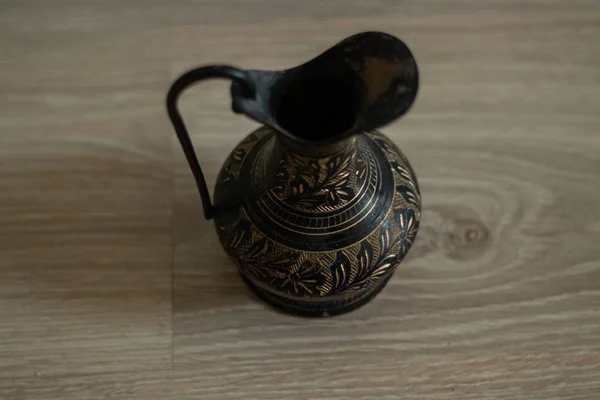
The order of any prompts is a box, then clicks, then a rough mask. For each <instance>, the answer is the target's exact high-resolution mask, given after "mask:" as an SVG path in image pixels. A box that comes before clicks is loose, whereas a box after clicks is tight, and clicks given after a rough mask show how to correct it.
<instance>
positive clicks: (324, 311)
mask: <svg viewBox="0 0 600 400" xmlns="http://www.w3.org/2000/svg"><path fill="white" fill-rule="evenodd" d="M240 275H241V277H242V280H243V281H244V283H245V284H246V286H248V288H250V290H251V291H252V292H253V293H254V294H255V295H256V296H257V297H258V298H260V299H261V300H263V301H264V302H265V303H267V304H268V305H270V306H271V307H274V308H276V309H278V310H280V311H283V312H285V313H287V314H292V315H296V316H299V317H313V318H314V317H317V318H318V317H333V316H336V315H341V314H345V313H348V312H350V311H354V310H356V309H358V308H360V307H362V306H364V305H365V304H367V303H368V302H369V301H371V300H373V299H374V298H375V296H377V295H378V294H379V292H381V291H382V290H383V288H384V287H385V286H386V285H387V283H388V282H389V280H390V279H391V278H392V276H393V274H390V275H389V276H388V277H387V278H385V279H383V280H382V281H381V282H379V284H377V285H376V286H373V287H372V288H371V289H370V290H369V291H367V292H363V293H360V295H358V296H356V297H353V298H345V299H343V300H334V301H313V302H311V301H297V300H290V299H288V298H286V297H282V296H277V295H275V294H273V293H271V292H268V291H266V290H264V289H261V288H259V287H258V286H256V285H255V284H254V283H253V282H252V281H250V280H249V279H248V278H246V277H245V276H244V275H242V274H240Z"/></svg>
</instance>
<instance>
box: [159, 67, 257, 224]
mask: <svg viewBox="0 0 600 400" xmlns="http://www.w3.org/2000/svg"><path fill="white" fill-rule="evenodd" d="M209 78H229V79H232V80H233V81H237V82H239V83H240V84H241V87H242V89H243V92H244V95H245V96H253V95H254V85H253V83H252V81H251V80H250V79H249V77H248V74H247V72H246V71H244V70H241V69H238V68H235V67H231V66H228V65H211V66H206V67H200V68H195V69H192V70H190V71H188V72H186V73H184V74H183V75H181V76H180V77H179V78H177V80H176V81H175V82H173V84H172V85H171V88H170V89H169V92H168V93H167V112H168V114H169V118H170V119H171V123H172V124H173V127H174V128H175V133H176V134H177V137H178V138H179V143H181V147H182V149H183V152H184V153H185V157H186V158H187V162H188V164H189V166H190V169H191V170H192V173H193V174H194V178H195V179H196V186H197V187H198V192H199V193H200V197H201V199H202V206H203V208H204V218H206V219H211V218H212V217H213V216H214V212H215V208H214V207H213V205H212V202H211V200H210V194H209V193H208V188H207V186H206V181H205V180H204V174H203V173H202V168H200V163H199V162H198V158H197V157H196V152H195V150H194V146H193V144H192V141H191V139H190V135H189V134H188V131H187V129H186V127H185V124H184V123H183V119H182V118H181V114H180V113H179V110H178V109H177V100H178V98H179V96H180V95H181V93H182V92H183V91H184V90H185V89H187V88H188V87H189V86H190V85H192V84H194V83H197V82H199V81H201V80H204V79H209Z"/></svg>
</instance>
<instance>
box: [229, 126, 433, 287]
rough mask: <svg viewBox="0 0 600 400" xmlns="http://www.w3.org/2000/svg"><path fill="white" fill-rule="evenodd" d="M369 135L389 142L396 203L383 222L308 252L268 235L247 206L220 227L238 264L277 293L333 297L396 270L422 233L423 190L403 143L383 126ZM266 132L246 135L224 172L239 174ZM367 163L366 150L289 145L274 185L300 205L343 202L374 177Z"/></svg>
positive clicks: (284, 197) (383, 145) (285, 197)
mask: <svg viewBox="0 0 600 400" xmlns="http://www.w3.org/2000/svg"><path fill="white" fill-rule="evenodd" d="M366 135H367V137H369V138H370V140H374V141H376V143H377V144H378V145H379V146H380V148H381V149H383V151H384V153H385V154H386V157H387V158H388V161H389V165H390V166H391V169H392V172H393V179H394V185H395V191H394V199H393V202H392V208H391V209H390V212H389V214H388V215H387V216H386V217H385V218H384V220H383V222H382V223H381V225H380V226H379V227H378V228H377V229H375V230H374V231H373V232H371V233H370V234H368V235H367V236H365V237H364V239H362V240H360V241H358V242H357V243H355V244H352V245H350V246H347V247H344V248H342V249H336V250H333V249H332V250H331V251H325V252H305V251H300V250H295V249H290V248H288V247H285V246H283V245H281V244H280V243H278V241H277V237H267V236H265V235H264V234H263V233H262V232H260V231H259V230H258V229H257V228H256V226H254V224H253V223H252V222H251V220H250V219H249V217H248V215H247V214H246V212H245V211H244V210H243V208H242V209H241V210H240V212H239V214H236V215H235V216H234V217H231V219H229V220H228V221H229V223H228V224H223V225H227V226H223V227H222V229H220V230H219V235H220V239H221V242H222V243H223V246H224V247H225V249H226V250H227V252H228V253H229V254H230V256H231V257H232V258H233V259H234V261H235V262H236V264H237V265H238V267H239V268H240V269H242V270H243V271H244V272H245V273H246V274H247V275H248V276H251V277H254V278H253V279H257V280H260V281H262V282H263V283H265V284H268V285H269V286H271V287H272V288H273V290H275V291H277V292H278V293H281V294H287V295H290V296H294V297H327V298H345V296H346V297H347V296H351V295H355V294H356V293H359V292H360V291H362V290H366V289H368V288H370V287H372V286H373V285H375V284H377V283H378V282H380V281H381V280H383V279H385V278H386V277H388V276H389V275H390V274H391V273H392V272H393V270H394V268H395V267H396V265H397V264H398V263H399V262H400V261H401V260H402V259H403V258H404V256H405V255H406V253H407V252H408V251H409V250H410V248H411V246H412V244H413V242H414V240H415V237H416V235H417V231H418V227H419V219H420V204H421V198H420V193H419V190H418V186H417V183H416V179H415V177H414V173H413V172H412V170H411V169H410V166H409V164H408V161H407V160H406V159H405V157H404V156H403V155H402V153H401V152H400V151H399V150H398V149H397V147H395V145H394V144H393V143H391V142H390V141H389V140H388V139H387V138H385V137H384V136H383V135H381V134H379V133H377V132H369V133H367V134H366ZM263 136H264V135H263ZM263 136H261V135H256V136H254V137H253V138H252V140H247V141H245V142H242V143H243V145H240V146H241V147H242V149H241V150H240V151H237V150H236V151H234V152H233V153H232V155H231V156H230V158H229V161H228V162H227V163H226V165H225V166H224V167H223V169H222V176H223V177H224V178H225V177H228V178H229V177H231V178H229V179H239V171H240V168H241V165H242V163H243V161H244V158H245V157H246V156H247V155H248V154H249V153H250V151H251V148H252V146H255V145H256V143H257V142H258V140H260V139H261V138H262V137H263ZM368 168H369V167H368V165H367V162H366V160H365V159H363V157H362V154H361V153H360V152H358V153H352V154H343V153H340V154H337V155H334V156H330V157H326V158H322V159H311V158H305V157H301V156H299V155H297V154H293V153H287V157H286V158H285V159H284V160H282V161H281V162H280V164H279V166H278V169H277V171H276V175H275V178H274V180H273V181H272V182H270V185H269V188H268V190H270V191H271V193H272V194H274V195H275V196H277V197H278V198H279V199H281V200H282V201H285V202H286V203H288V204H289V205H291V206H293V207H294V208H297V209H314V208H315V207H320V209H321V208H322V207H323V206H324V205H326V206H328V207H335V206H336V205H338V206H342V208H341V209H342V210H343V205H344V203H345V202H348V201H349V200H351V199H352V198H353V196H354V195H355V193H354V192H355V190H356V188H358V187H361V185H363V184H364V182H365V180H366V179H368V177H369V174H370V173H371V172H368ZM333 209H334V208H332V210H333ZM319 240H322V239H319Z"/></svg>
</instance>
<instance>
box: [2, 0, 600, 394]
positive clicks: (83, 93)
mask: <svg viewBox="0 0 600 400" xmlns="http://www.w3.org/2000/svg"><path fill="white" fill-rule="evenodd" d="M374 29H375V30H382V31H387V32H390V33H392V34H395V35H397V36H399V37H401V38H402V39H403V40H405V41H406V42H407V44H408V45H409V46H410V48H411V50H412V51H413V52H414V54H415V56H416V58H417V61H418V63H419V66H420V71H421V91H420V93H419V97H418V99H417V102H416V104H415V106H414V108H413V109H412V110H411V111H410V112H409V114H407V115H406V117H405V118H403V119H402V120H400V121H398V122H396V123H394V124H392V125H390V126H388V127H386V128H385V129H383V131H384V133H386V134H387V135H388V136H389V137H391V138H392V139H393V140H394V141H395V142H396V143H397V144H398V145H399V146H400V147H401V148H402V150H403V151H404V152H405V153H406V154H407V155H408V157H409V159H410V161H411V163H412V164H413V166H414V167H415V170H416V172H417V176H418V178H419V182H420V184H421V187H422V193H423V225H422V228H421V231H420V232H419V236H418V238H417V241H416V243H415V247H414V248H413V250H412V251H411V253H410V255H409V257H408V259H407V260H406V261H405V262H404V263H403V264H402V266H401V267H400V269H399V270H398V272H397V273H396V275H395V277H394V278H393V280H392V281H391V283H390V284H389V285H388V287H387V288H386V289H385V290H384V291H383V292H382V293H381V294H380V295H379V296H378V297H377V298H376V300H374V301H373V302H371V303H370V304H368V305H366V306H365V307H363V308H361V309H360V310H357V311H355V312H353V313H350V314H347V315H343V316H341V317H337V318H334V319H326V320H308V319H298V318H294V317H291V316H285V315H281V314H279V313H276V312H274V311H272V310H270V309H268V308H267V307H265V306H264V305H263V304H262V303H261V302H259V301H258V300H257V299H256V298H254V297H253V296H252V295H251V294H250V293H249V292H248V291H247V290H246V289H245V288H244V286H243V285H242V283H241V281H240V280H239V278H238V276H237V274H236V272H235V270H234V268H233V265H232V263H231V262H230V261H229V260H228V259H227V256H226V255H225V253H224V252H223V251H222V250H221V248H220V246H219V244H218V240H217V236H216V234H215V233H214V231H213V229H214V228H213V225H212V223H211V222H207V221H204V220H203V218H202V213H201V209H200V207H201V206H200V201H199V198H198V196H197V193H196V190H195V188H194V184H193V179H192V176H191V174H190V172H189V169H188V167H187V164H186V163H185V160H184V157H183V154H182V152H181V150H180V148H179V147H178V144H177V142H176V139H175V137H174V135H173V131H172V128H171V127H170V125H169V122H168V120H167V117H166V113H165V111H164V95H165V93H166V90H167V88H168V85H169V84H170V83H171V81H172V80H173V79H174V78H175V77H176V76H177V75H179V74H180V73H181V72H183V71H184V70H186V69H187V68H190V67H193V66H197V65H200V64H206V63H230V64H234V65H239V66H241V67H244V68H273V69H275V68H285V67H289V66H293V65H297V64H299V63H301V62H303V61H305V60H307V59H309V58H312V57H313V56H315V55H317V54H319V53H320V52H321V51H323V50H324V49H326V48H328V47H329V46H331V45H332V44H334V43H336V42H337V41H338V40H340V39H342V38H344V37H346V36H347V35H350V34H352V33H356V32H358V31H363V30H374ZM599 35H600V3H598V2H597V1H593V0H589V1H585V0H572V1H559V0H549V1H541V0H531V1H516V0H514V1H513V0H508V1H500V0H487V1H475V0H459V1H455V2H445V1H441V0H424V1H391V0H372V1H370V2H365V1H360V2H359V1H347V2H341V1H333V0H332V1H330V2H327V3H326V5H324V3H322V2H318V1H316V0H307V1H305V2H304V3H302V2H284V1H275V0H249V1H238V0H235V1H233V0H232V1H229V2H221V1H209V0H202V1H191V0H179V1H174V2H169V3H167V2H160V1H152V0H149V1H141V0H140V1H137V0H136V1H129V2H120V1H112V0H111V1H87V2H84V3H80V4H79V3H76V2H69V1H66V0H59V1H55V2H52V4H50V2H42V1H3V2H0V49H2V51H1V52H0V128H1V130H0V132H1V133H0V193H1V195H0V227H1V229H0V239H1V240H0V399H7V400H13V399H14V400H17V399H18V400H20V399H27V400H28V399H44V400H46V399H48V400H50V399H52V400H54V399H65V400H70V399H102V398H107V397H110V398H118V399H140V400H152V399H157V400H159V399H160V400H165V399H308V398H310V399H320V400H324V399H527V400H529V399H540V400H567V399H569V400H575V399H579V400H584V399H585V400H588V399H589V400H593V399H597V398H598V397H599V396H600V244H599V243H600V183H599V179H600V178H599V177H600V133H599V132H600V46H599V45H598V41H597V38H598V37H599ZM181 103H182V113H183V114H184V117H185V118H186V120H187V121H188V125H189V128H190V131H191V132H192V134H193V140H194V142H195V143H196V146H197V152H198V155H199V157H200V159H201V162H202V165H203V167H204V170H205V173H206V177H207V181H208V182H209V183H210V185H211V186H212V185H213V184H214V180H215V178H216V175H217V173H218V171H219V168H220V166H221V164H222V162H223V161H224V159H225V157H226V155H227V154H228V152H229V151H230V150H231V149H232V148H233V147H234V145H235V144H236V143H237V142H238V141H239V140H241V139H242V138H243V137H244V135H245V134H247V133H248V132H249V131H250V130H252V129H255V128H256V127H257V125H256V124H255V123H253V122H252V121H249V120H247V119H245V118H242V117H239V116H235V115H233V114H232V113H231V111H230V101H229V98H228V84H227V83H226V82H223V81H214V82H208V83H204V84H202V85H200V86H198V87H196V88H194V89H191V90H190V91H189V92H186V94H185V95H184V96H183V97H182V101H181Z"/></svg>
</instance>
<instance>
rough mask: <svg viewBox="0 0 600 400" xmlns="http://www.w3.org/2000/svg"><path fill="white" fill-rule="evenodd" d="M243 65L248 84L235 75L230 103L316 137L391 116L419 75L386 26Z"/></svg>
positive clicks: (398, 112) (404, 105)
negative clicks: (307, 55) (320, 48)
mask: <svg viewBox="0 0 600 400" xmlns="http://www.w3.org/2000/svg"><path fill="white" fill-rule="evenodd" d="M246 72H247V79H248V81H249V83H248V84H246V85H245V84H244V82H241V81H234V82H233V83H232V99H233V110H234V111H235V112H237V113H243V114H245V115H247V116H248V117H250V118H252V119H254V120H256V121H258V122H260V123H262V124H265V125H269V126H270V127H272V128H273V129H275V130H277V131H279V132H281V133H283V134H284V135H286V136H288V138H290V139H293V140H296V141H298V142H300V143H311V144H316V143H331V142H334V141H337V140H341V139H343V138H345V137H348V136H350V135H352V134H354V133H357V132H361V131H370V130H374V129H377V128H380V127H382V126H384V125H387V124H389V123H390V122H392V121H394V120H396V119H397V118H399V117H401V116H402V115H403V114H404V113H406V112H407V111H408V109H409V108H410V107H411V105H412V104H413V102H414V101H415V98H416V94H417V91H418V83H419V79H418V70H417V64H416V61H415V59H414V57H413V55H412V53H411V52H410V50H409V49H408V47H407V46H406V45H405V44H404V43H403V42H402V41H401V40H400V39H398V38H396V37H394V36H392V35H389V34H386V33H382V32H364V33H359V34H356V35H353V36H350V37H349V38H347V39H345V40H343V41H341V42H339V43H338V44H336V45H335V46H333V47H331V48H330V49H328V50H327V51H325V52H324V53H322V54H321V55H319V56H317V57H316V58H314V59H312V60H310V61H308V62H306V63H304V64H302V65H299V66H297V67H294V68H290V69H286V70H282V71H264V70H250V71H246ZM247 86H252V87H253V88H254V90H253V93H251V96H248V91H247V90H245V89H244V87H247Z"/></svg>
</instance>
